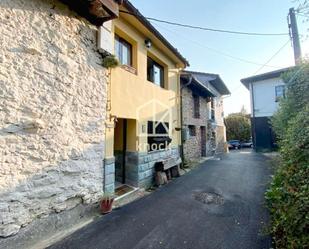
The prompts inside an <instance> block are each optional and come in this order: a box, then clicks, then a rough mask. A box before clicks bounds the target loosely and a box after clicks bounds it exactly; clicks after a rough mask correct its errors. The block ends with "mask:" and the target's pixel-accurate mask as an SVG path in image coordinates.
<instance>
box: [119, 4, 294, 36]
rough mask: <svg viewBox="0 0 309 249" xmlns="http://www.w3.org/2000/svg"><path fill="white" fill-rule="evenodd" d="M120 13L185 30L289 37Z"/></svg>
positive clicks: (284, 34) (126, 12)
mask: <svg viewBox="0 0 309 249" xmlns="http://www.w3.org/2000/svg"><path fill="white" fill-rule="evenodd" d="M120 12H121V13H125V14H128V15H133V16H140V17H144V18H146V19H147V20H150V21H155V22H160V23H165V24H169V25H174V26H179V27H183V28H190V29H197V30H203V31H210V32H219V33H228V34H234V35H250V36H286V35H289V34H288V33H257V32H243V31H235V30H224V29H215V28H208V27H201V26H194V25H190V24H183V23H176V22H171V21H166V20H161V19H157V18H153V17H145V16H142V15H138V14H134V13H131V12H128V11H125V10H120Z"/></svg>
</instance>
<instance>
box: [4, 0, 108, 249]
mask: <svg viewBox="0 0 309 249" xmlns="http://www.w3.org/2000/svg"><path fill="white" fill-rule="evenodd" d="M0 23H1V25H0V34H1V35H0V236H1V237H6V236H10V235H14V234H16V233H18V231H19V230H20V229H21V228H22V227H25V226H27V225H28V224H29V223H31V222H32V221H34V220H36V219H38V218H41V217H47V216H48V215H50V214H52V213H58V212H62V211H64V210H68V209H72V208H73V207H75V206H77V205H79V204H80V203H94V202H96V201H97V200H98V198H99V197H100V196H101V195H102V190H103V158H104V130H105V128H104V125H105V113H106V78H107V70H105V69H104V68H103V67H102V66H101V65H100V64H101V58H100V55H99V54H98V53H97V52H96V32H97V28H96V27H94V26H92V25H90V24H89V23H88V22H87V21H86V20H84V19H82V18H79V17H78V16H77V15H76V14H75V13H73V12H71V11H70V10H69V9H68V8H67V7H66V6H65V5H63V4H61V3H59V2H58V1H56V0H2V1H0ZM111 168H112V167H111ZM111 181H112V179H111ZM0 243H1V242H0ZM0 247H1V246H0Z"/></svg>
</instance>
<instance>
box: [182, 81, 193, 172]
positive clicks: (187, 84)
mask: <svg viewBox="0 0 309 249" xmlns="http://www.w3.org/2000/svg"><path fill="white" fill-rule="evenodd" d="M192 80H193V76H192V75H190V79H189V80H188V82H187V83H186V84H185V85H184V86H181V80H180V77H179V85H180V127H181V132H180V139H181V147H180V154H181V155H180V157H181V161H182V163H181V167H182V168H183V165H184V159H185V157H184V149H183V142H184V141H183V113H182V112H183V109H182V103H183V100H182V97H183V96H182V90H183V89H184V88H185V87H187V86H189V85H190V84H191V83H192Z"/></svg>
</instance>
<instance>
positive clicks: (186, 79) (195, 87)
mask: <svg viewBox="0 0 309 249" xmlns="http://www.w3.org/2000/svg"><path fill="white" fill-rule="evenodd" d="M180 79H181V82H182V83H183V84H184V85H185V86H186V84H187V87H188V88H190V89H191V90H192V91H194V92H196V93H198V95H199V96H202V97H216V95H215V93H213V91H211V89H209V88H208V87H207V86H206V84H204V83H202V82H200V81H199V80H198V79H197V78H196V77H194V75H192V74H190V73H185V72H183V73H182V74H181V76H180ZM188 83H190V84H188Z"/></svg>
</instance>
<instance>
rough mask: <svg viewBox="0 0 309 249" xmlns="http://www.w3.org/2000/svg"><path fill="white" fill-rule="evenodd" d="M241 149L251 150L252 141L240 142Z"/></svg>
mask: <svg viewBox="0 0 309 249" xmlns="http://www.w3.org/2000/svg"><path fill="white" fill-rule="evenodd" d="M241 148H253V143H252V140H249V141H245V142H242V143H241Z"/></svg>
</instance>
